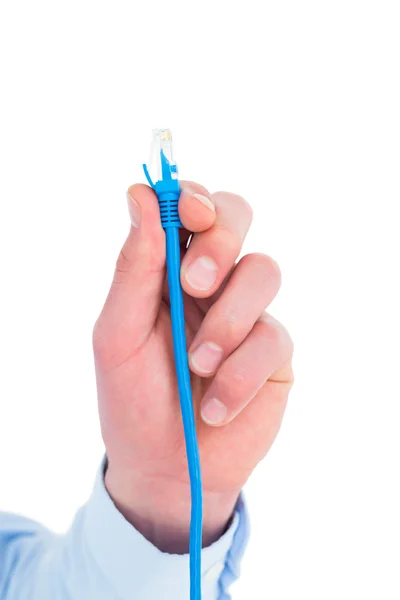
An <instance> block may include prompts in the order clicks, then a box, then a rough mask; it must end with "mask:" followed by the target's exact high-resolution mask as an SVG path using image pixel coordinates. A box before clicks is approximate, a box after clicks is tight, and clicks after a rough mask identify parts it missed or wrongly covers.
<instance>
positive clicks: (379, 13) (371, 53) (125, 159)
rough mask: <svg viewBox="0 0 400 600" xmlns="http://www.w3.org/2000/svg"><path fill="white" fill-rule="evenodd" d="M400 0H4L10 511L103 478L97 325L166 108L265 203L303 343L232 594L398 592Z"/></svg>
mask: <svg viewBox="0 0 400 600" xmlns="http://www.w3.org/2000/svg"><path fill="white" fill-rule="evenodd" d="M397 8H398V3H397V2H395V1H393V2H389V1H385V0H379V1H378V0H376V1H368V0H363V1H361V0H360V1H356V0H336V1H335V2H328V1H325V2H321V1H318V0H315V1H311V0H305V1H303V2H297V1H295V0H292V1H288V0H280V1H279V2H264V1H261V0H258V1H255V0H247V1H246V2H236V1H233V0H231V1H230V2H222V1H220V2H218V0H214V1H213V2H207V1H204V0H203V1H202V2H197V3H194V2H190V1H180V2H179V1H173V0H172V1H168V2H155V1H149V2H146V1H142V2H132V1H114V2H104V1H100V0H97V1H96V2H95V1H89V0H79V1H77V0H71V1H69V2H54V0H48V1H44V0H36V1H35V2H29V1H27V0H25V1H15V0H14V1H11V0H3V1H2V3H1V7H0V57H1V58H0V60H1V80H0V84H1V97H0V103H1V111H0V202H1V218H0V262H1V304H0V320H1V323H0V330H1V344H0V352H1V379H0V386H1V392H0V393H1V396H0V398H1V401H0V456H1V477H0V509H2V510H13V511H19V512H22V513H24V514H28V515H30V516H32V517H34V518H36V519H39V520H41V521H43V522H44V523H46V524H47V525H49V526H51V527H52V528H54V529H55V530H57V531H63V530H65V528H67V527H68V525H69V523H70V521H71V519H72V518H73V515H74V513H75V510H76V509H77V507H78V506H79V505H80V504H82V503H84V502H85V500H86V498H87V496H88V494H89V493H90V490H91V486H92V482H93V478H94V474H95V471H96V469H97V466H98V464H99V461H100V458H101V456H102V452H103V448H102V443H101V439H100V435H99V427H98V421H97V411H96V390H95V380H94V371H93V365H92V355H91V329H92V325H93V323H94V321H95V319H96V317H97V315H98V313H99V311H100V309H101V306H102V304H103V301H104V299H105V295H106V293H107V291H108V286H109V283H110V281H111V276H112V272H113V268H114V264H115V260H116V257H117V254H118V251H119V249H120V246H121V245H122V243H123V241H124V239H125V236H126V234H127V232H128V229H129V219H128V215H127V210H126V206H125V189H126V188H127V187H128V185H130V184H131V183H133V182H135V181H141V180H143V175H142V173H141V166H140V165H141V163H142V162H143V160H146V159H147V156H148V144H149V142H150V133H151V129H152V128H153V127H159V126H161V127H171V128H172V130H173V133H174V137H175V142H176V150H177V154H178V159H179V165H180V172H181V176H183V177H185V178H191V179H194V180H197V181H199V182H201V183H203V184H204V185H206V186H207V187H208V188H209V189H210V190H211V191H215V190H217V189H228V190H232V191H235V192H237V193H240V194H242V195H244V196H245V197H246V198H247V199H248V200H249V201H250V202H251V204H252V205H253V207H254V211H255V222H254V227H253V229H252V232H251V235H250V236H249V239H248V243H247V245H246V248H245V250H246V251H254V250H258V251H263V252H266V253H268V254H271V255H272V256H273V257H274V258H275V259H276V260H277V261H278V262H279V263H280V265H281V268H282V271H283V287H282V291H281V293H280V295H279V297H278V298H277V299H276V300H275V302H274V304H273V306H272V308H271V312H272V313H273V314H274V315H275V316H277V317H278V318H279V319H281V320H282V321H283V322H284V324H285V325H286V326H287V327H288V329H289V330H290V332H291V334H292V337H293V338H294V341H295V345H296V355H295V372H296V376H297V382H296V385H295V387H294V389H293V392H292V394H291V401H290V405H289V408H288V411H287V416H286V420H285V424H284V426H283V428H282V431H281V434H280V436H279V438H278V440H277V442H276V444H275V446H274V447H273V449H272V451H271V452H270V454H269V456H268V458H267V459H266V460H265V462H264V463H263V465H262V466H261V467H259V468H258V470H257V471H256V473H255V474H254V477H253V478H252V480H251V482H250V483H249V485H248V487H247V496H248V501H249V506H250V511H251V514H252V517H253V525H254V527H253V529H254V530H253V536H252V541H251V545H250V547H249V550H248V552H247V555H246V558H245V560H244V563H243V576H242V578H241V580H240V582H239V583H238V584H236V585H235V587H234V594H233V596H234V598H235V600H240V599H246V600H249V599H250V598H262V599H263V598H266V599H271V600H272V599H273V600H292V599H294V598H301V599H307V600H320V599H321V598H322V599H324V600H329V599H335V600H336V599H337V598H340V599H343V600H350V599H351V600H353V599H354V598H367V599H370V598H371V599H382V598H384V599H385V600H392V599H393V600H394V599H398V598H399V597H400V582H399V568H400V564H399V561H400V552H399V547H400V541H399V540H400V523H399V508H398V507H399V506H400V494H399V458H400V452H399V433H398V432H399V400H400V395H399V386H398V370H399V367H398V365H399V358H400V357H399V334H400V327H399V300H400V298H399V293H398V287H399V286H398V283H399V259H400V251H399V250H400V249H399V218H398V214H399V211H398V208H399V202H400V194H399V191H400V184H399V158H400V152H399V146H400V142H399V140H400V119H399V107H400V92H399V66H400V65H399V62H400V61H399V56H400V43H399V25H400V20H399V15H398V13H397V12H396V11H397Z"/></svg>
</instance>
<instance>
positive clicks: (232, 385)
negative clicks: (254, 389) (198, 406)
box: [217, 370, 248, 399]
mask: <svg viewBox="0 0 400 600" xmlns="http://www.w3.org/2000/svg"><path fill="white" fill-rule="evenodd" d="M217 379H218V389H219V390H221V392H222V395H223V396H224V397H225V398H226V397H228V398H232V399H234V398H244V397H246V396H247V393H248V382H247V377H246V375H245V374H244V372H242V371H239V370H236V371H230V372H229V373H220V374H219V375H217Z"/></svg>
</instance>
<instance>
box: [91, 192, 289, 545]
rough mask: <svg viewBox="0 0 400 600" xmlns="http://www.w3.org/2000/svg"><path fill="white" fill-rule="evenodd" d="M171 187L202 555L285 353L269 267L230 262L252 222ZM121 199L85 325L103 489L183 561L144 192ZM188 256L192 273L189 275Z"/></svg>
mask: <svg viewBox="0 0 400 600" xmlns="http://www.w3.org/2000/svg"><path fill="white" fill-rule="evenodd" d="M181 184H182V193H181V197H180V201H179V213H180V217H181V221H182V223H183V225H184V227H185V229H183V230H182V231H181V241H182V265H181V281H182V286H183V289H184V295H185V320H186V330H187V342H188V349H189V365H190V369H191V376H192V389H193V402H194V410H195V415H196V421H197V432H198V440H199V447H200V455H201V463H202V477H203V488H204V531H203V545H204V546H208V545H209V544H211V543H213V542H214V541H215V540H217V539H218V538H219V537H220V536H221V534H222V533H223V532H224V530H225V529H226V527H227V526H228V525H229V521H230V518H231V515H232V512H233V510H234V506H235V503H236V501H237V498H238V495H239V493H240V490H241V488H242V487H243V485H244V483H245V482H246V481H247V479H248V477H249V476H250V474H251V472H252V471H253V469H254V468H255V466H256V465H257V463H258V462H259V461H260V460H262V458H263V457H264V456H265V455H266V453H267V452H268V450H269V449H270V447H271V445H272V443H273V441H274V439H275V437H276V435H277V433H278V430H279V427H280V424H281V421H282V418H283V414H284V411H285V407H286V403H287V398H288V394H289V391H290V388H291V386H292V383H293V371H292V367H291V359H292V354H293V344H292V341H291V338H290V336H289V335H288V333H287V331H286V330H285V328H284V327H283V326H282V325H281V324H280V323H279V322H278V321H277V320H276V319H274V318H273V317H272V316H270V315H269V314H268V313H267V312H265V309H266V308H267V307H268V305H269V304H270V302H271V301H272V300H273V298H274V297H275V295H276V294H277V292H278V290H279V287H280V281H281V276H280V271H279V267H278V266H277V264H276V263H275V262H274V261H273V260H272V259H271V258H270V257H268V256H266V255H264V254H259V253H257V254H248V255H246V256H244V257H243V258H242V259H241V260H240V261H238V262H237V258H238V255H239V253H240V251H241V248H242V245H243V242H244V239H245V236H246V234H247V232H248V230H249V227H250V225H251V221H252V211H251V208H250V206H249V204H248V203H247V202H246V201H245V200H244V199H243V198H242V197H240V196H238V195H235V194H231V193H228V192H218V193H215V194H210V193H209V192H208V191H207V190H206V189H205V188H204V187H203V186H200V185H199V184H195V183H193V182H181ZM127 197H128V207H129V212H130V215H131V223H132V224H131V226H130V231H129V235H128V237H127V239H126V241H125V243H124V245H123V248H122V250H121V252H120V254H119V256H118V259H117V263H116V268H115V273H114V278H113V281H112V284H111V288H110V291H109V294H108V296H107V299H106V301H105V304H104V307H103V309H102V311H101V314H100V316H99V318H98V319H97V321H96V323H95V326H94V330H93V349H94V356H95V366H96V380H97V389H98V399H99V412H100V420H101V427H102V435H103V439H104V442H105V446H106V450H107V456H108V467H107V472H106V475H105V483H106V487H107V490H108V492H109V494H110V496H111V497H112V499H113V501H114V503H115V505H116V506H117V508H118V509H119V510H120V511H121V512H122V514H123V515H124V516H125V518H126V519H127V520H128V521H129V522H131V523H132V524H133V525H134V526H135V527H136V529H138V530H139V531H140V532H141V533H142V534H143V535H144V536H145V537H146V538H147V539H149V540H150V541H151V542H152V543H153V544H155V545H156V546H157V547H158V548H159V549H160V550H162V551H165V552H173V553H186V552H187V551H188V542H189V524H190V489H189V479H188V473H187V463H186V455H185V445H184V438H183V430H182V423H181V416H180V407H179V399H178V391H177V385H176V378H175V370H174V362H173V349H172V339H171V323H170V317H169V309H168V302H169V301H168V286H167V283H166V272H165V235H164V231H163V229H162V227H161V224H160V218H159V209H158V202H157V198H156V196H155V194H154V192H153V190H152V189H151V188H149V187H148V186H145V185H142V184H136V185H133V186H132V187H130V188H129V190H128V194H127ZM191 232H194V233H193V235H192V237H190V236H191ZM188 240H190V244H189V245H188ZM204 257H206V258H205V259H204ZM199 258H200V259H201V260H200V263H197V264H200V266H202V271H200V270H199V269H197V270H196V269H195V267H194V266H193V265H194V261H195V260H196V259H199ZM211 267H214V270H213V269H212V268H211ZM201 272H202V273H203V278H202V279H200V275H201ZM204 342H207V343H211V346H208V352H205V351H204V346H202V348H201V349H200V350H199V351H198V352H197V353H196V350H198V349H199V347H200V346H201V344H202V343H204ZM212 399H217V402H214V403H213V402H212Z"/></svg>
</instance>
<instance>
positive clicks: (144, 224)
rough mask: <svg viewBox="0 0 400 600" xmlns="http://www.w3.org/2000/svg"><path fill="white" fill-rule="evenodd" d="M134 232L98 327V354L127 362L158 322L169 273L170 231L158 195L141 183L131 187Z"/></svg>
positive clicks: (123, 251)
mask: <svg viewBox="0 0 400 600" xmlns="http://www.w3.org/2000/svg"><path fill="white" fill-rule="evenodd" d="M127 200H128V208H129V214H130V218H131V227H130V231H129V235H128V237H127V239H126V240H125V243H124V245H123V247H122V249H121V252H120V254H119V256H118V259H117V263H116V267H115V273H114V278H113V281H112V284H111V288H110V291H109V294H108V296H107V299H106V301H105V304H104V307H103V309H102V312H101V314H100V316H99V318H98V320H97V321H96V324H95V326H94V331H93V345H94V351H95V355H96V357H97V358H101V359H103V361H105V362H106V363H107V366H109V367H110V368H112V365H111V364H110V363H113V364H114V365H117V364H121V363H122V362H124V360H125V359H126V358H128V357H129V356H130V355H131V354H132V352H134V350H135V349H137V348H139V347H140V346H141V345H142V344H143V342H144V341H145V339H146V338H147V336H148V335H149V333H150V332H151V330H152V328H153V326H154V323H155V321H156V318H157V315H158V311H159V307H160V301H161V296H162V290H163V283H164V278H165V234H164V231H163V229H162V226H161V221H160V212H159V207H158V200H157V196H156V194H155V193H154V192H153V190H152V189H151V188H150V187H148V186H147V185H143V184H136V185H133V186H131V187H130V188H129V190H128V192H127Z"/></svg>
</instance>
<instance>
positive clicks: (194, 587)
mask: <svg viewBox="0 0 400 600" xmlns="http://www.w3.org/2000/svg"><path fill="white" fill-rule="evenodd" d="M165 236H166V247H167V273H168V285H169V295H170V303H171V309H170V310H171V321H172V336H173V345H174V355H175V365H176V376H177V380H178V389H179V399H180V405H181V412H182V421H183V429H184V434H185V443H186V455H187V460H188V467H189V476H190V491H191V498H192V508H191V521H190V548H189V549H190V600H201V548H202V519H203V514H202V484H201V470H200V456H199V447H198V443H197V435H196V422H195V417H194V410H193V402H192V390H191V385H190V372H189V365H188V357H187V349H186V333H185V315H184V306H183V294H182V287H181V282H180V270H181V256H180V243H179V228H178V226H171V225H170V226H167V227H165Z"/></svg>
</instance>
